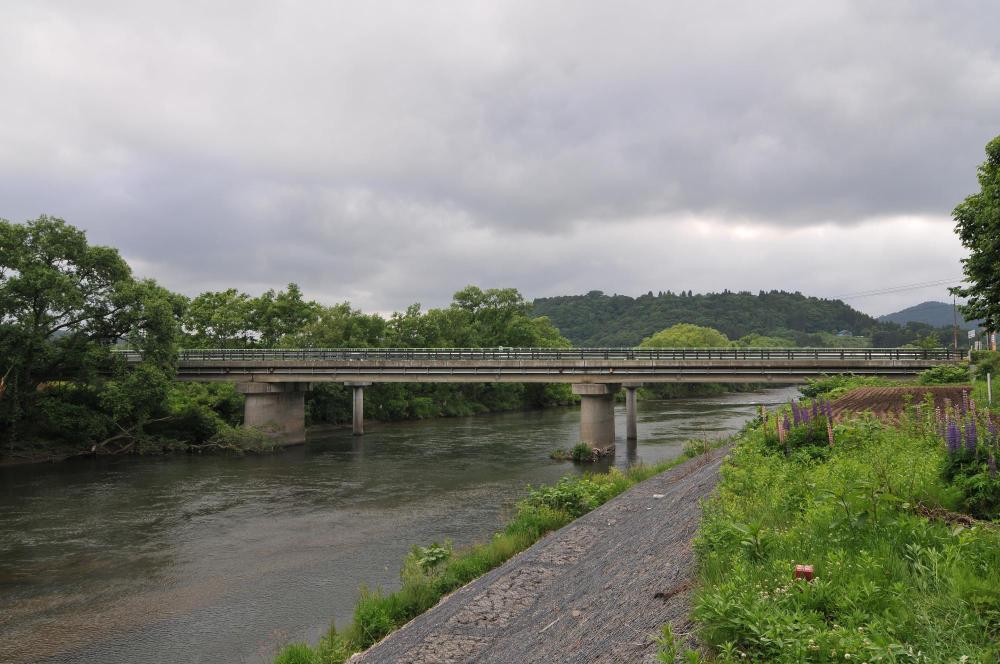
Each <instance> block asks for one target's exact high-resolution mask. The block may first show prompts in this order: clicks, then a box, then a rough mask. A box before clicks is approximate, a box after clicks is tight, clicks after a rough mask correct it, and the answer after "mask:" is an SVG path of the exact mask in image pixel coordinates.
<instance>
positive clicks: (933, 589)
mask: <svg viewBox="0 0 1000 664" xmlns="http://www.w3.org/2000/svg"><path fill="white" fill-rule="evenodd" d="M842 387H843V385H831V389H834V390H838V389H840V388H842ZM978 389H979V386H977V390H978ZM818 394H822V392H819V393H818ZM818 394H817V395H818ZM983 403H985V400H984V401H983ZM774 437H775V434H774V433H773V432H765V431H764V430H763V428H762V427H758V428H756V429H754V430H751V431H748V432H746V433H745V434H744V435H743V437H742V438H741V440H740V442H739V443H738V444H737V446H736V448H735V449H734V451H733V452H732V453H731V454H730V456H729V459H728V461H727V463H726V464H725V465H724V466H723V469H722V479H721V481H720V484H719V489H718V493H717V495H716V496H715V497H714V498H713V499H712V500H710V501H709V502H708V503H706V505H705V512H704V519H703V521H702V524H701V527H700V530H699V535H698V537H697V540H696V543H695V547H696V550H697V553H698V560H699V576H700V588H699V590H698V592H697V593H696V596H695V599H694V609H693V617H694V618H695V620H696V621H697V623H698V624H699V630H700V632H699V633H700V636H701V638H702V641H703V643H704V645H705V646H706V650H707V651H708V653H710V655H709V656H710V657H711V658H713V659H714V661H719V662H736V661H740V662H747V661H768V662H832V661H838V662H844V661H858V662H980V663H986V662H997V661H1000V528H997V527H995V526H993V525H991V524H989V523H984V522H973V525H971V526H969V525H968V523H966V525H964V526H963V525H956V524H955V522H948V521H945V520H939V519H929V518H927V517H926V516H925V515H926V514H927V513H928V510H927V509H926V508H940V509H943V510H949V511H955V510H960V509H961V508H962V505H963V496H962V494H961V491H960V489H959V487H957V486H956V485H953V484H952V483H950V482H949V480H948V479H947V477H948V475H947V473H946V472H945V471H946V468H947V463H948V455H947V453H946V449H945V446H944V443H943V441H942V439H941V437H940V434H939V433H938V430H937V426H936V425H935V422H934V421H933V417H932V416H931V413H929V412H927V410H926V408H924V409H921V407H920V406H915V407H914V408H913V409H911V410H910V412H908V413H907V415H906V416H904V417H903V418H902V421H901V422H900V423H899V424H898V425H892V426H890V425H887V424H885V423H882V422H880V421H878V420H875V419H874V418H871V417H865V416H862V417H859V418H858V419H856V420H855V421H853V422H849V423H846V424H838V425H837V426H836V427H835V428H834V437H835V444H834V445H833V447H830V446H829V445H826V444H822V442H821V440H819V441H817V440H812V439H809V438H808V437H799V438H795V439H794V440H796V441H798V442H799V443H800V446H798V447H794V446H793V447H791V449H789V450H787V452H786V450H785V449H782V446H779V445H778V444H777V441H776V440H774ZM789 439H792V437H789ZM817 443H819V444H817ZM796 564H810V565H812V566H813V567H814V570H815V578H814V580H813V581H812V582H806V581H804V580H798V581H793V571H794V568H795V565H796Z"/></svg>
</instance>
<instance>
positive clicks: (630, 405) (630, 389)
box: [622, 383, 642, 440]
mask: <svg viewBox="0 0 1000 664" xmlns="http://www.w3.org/2000/svg"><path fill="white" fill-rule="evenodd" d="M622 387H624V388H625V440H638V438H639V431H638V425H637V416H636V410H637V409H636V400H635V399H636V397H635V392H636V390H638V389H639V388H640V387H642V383H623V384H622Z"/></svg>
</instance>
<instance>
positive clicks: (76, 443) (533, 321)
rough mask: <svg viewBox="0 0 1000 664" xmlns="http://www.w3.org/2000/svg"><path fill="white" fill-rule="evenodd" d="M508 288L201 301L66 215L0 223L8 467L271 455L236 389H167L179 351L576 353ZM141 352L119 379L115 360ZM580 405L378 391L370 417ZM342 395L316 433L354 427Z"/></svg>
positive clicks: (477, 392) (287, 293)
mask: <svg viewBox="0 0 1000 664" xmlns="http://www.w3.org/2000/svg"><path fill="white" fill-rule="evenodd" d="M568 345H569V341H567V340H566V339H565V338H564V337H562V336H561V335H560V334H559V331H558V330H557V329H556V328H555V326H553V325H552V323H551V322H550V321H549V320H548V319H547V318H545V317H532V316H531V304H530V303H529V302H527V301H526V300H525V299H524V297H523V296H522V295H521V294H520V293H519V292H518V291H517V290H515V289H512V288H501V289H488V290H483V289H480V288H478V287H476V286H469V287H467V288H464V289H463V290H461V291H459V292H457V293H455V295H454V298H453V301H452V303H451V304H450V306H448V307H445V308H441V309H429V310H423V309H421V307H420V305H419V304H414V305H412V306H410V307H409V308H407V309H406V310H405V311H403V312H399V313H395V314H393V315H392V316H390V317H388V318H383V317H382V316H379V315H377V314H365V313H363V312H361V311H359V310H357V309H355V308H353V307H351V306H350V304H348V303H343V304H336V305H333V306H324V305H322V304H320V303H318V302H315V301H312V300H308V299H306V298H305V297H304V295H303V293H302V291H301V290H300V289H299V287H298V286H297V285H295V284H289V285H288V286H287V288H285V289H284V290H281V291H274V290H269V291H267V292H265V293H263V294H261V295H259V296H252V295H250V294H248V293H243V292H240V291H238V290H236V289H228V290H224V291H217V292H206V293H202V294H201V295H198V296H197V297H194V298H187V297H185V296H183V295H180V294H177V293H172V292H170V291H169V290H167V289H165V288H163V287H162V286H159V285H158V284H156V283H155V282H153V281H151V280H148V279H138V278H136V277H135V276H134V275H133V274H132V271H131V269H130V267H129V266H128V264H127V263H126V262H125V260H124V259H123V258H122V257H121V256H120V255H119V253H118V251H117V250H115V249H113V248H110V247H101V246H93V245H91V244H89V243H88V241H87V238H86V235H85V233H84V232H83V231H81V230H80V229H77V228H74V227H73V226H71V225H70V224H67V223H66V222H65V221H63V220H61V219H57V218H52V217H47V216H42V217H39V218H38V219H35V220H32V221H28V222H26V223H23V224H16V223H11V222H9V221H6V220H0V455H4V456H8V457H19V456H23V457H38V456H44V455H53V456H65V455H73V454H81V453H95V454H96V453H102V452H103V453H121V452H153V451H163V450H170V449H188V450H191V449H200V450H205V449H215V448H236V449H245V448H250V449H253V448H258V447H267V446H269V445H270V444H271V443H270V439H269V438H268V437H267V436H265V435H263V434H262V432H248V431H245V430H242V429H240V428H238V425H239V424H240V421H241V418H242V399H243V397H242V396H241V395H239V394H238V393H236V391H235V389H234V387H233V386H232V385H231V384H227V383H212V384H199V383H181V382H176V381H174V376H175V373H176V363H177V353H178V351H179V350H180V349H183V348H205V347H211V348H276V347H278V348H280V347H307V348H308V347H313V348H337V347H341V348H343V347H356V348H366V347H451V346H464V347H476V346H484V347H490V346H536V347H553V346H568ZM116 348H134V349H137V350H140V351H142V358H143V359H142V362H141V363H139V364H138V365H135V366H131V367H126V366H125V365H124V363H123V362H122V361H121V360H120V359H118V358H116V356H115V354H114V353H113V352H112V351H113V350H114V349H116ZM570 399H571V395H570V393H569V389H568V387H567V386H561V385H551V386H548V385H537V384H532V385H519V384H502V385H501V384H484V385H449V384H380V385H373V386H372V387H371V388H369V389H368V391H367V394H366V402H367V403H366V410H367V413H368V414H369V415H370V416H371V417H374V418H377V419H383V420H395V419H408V418H422V417H431V416H438V415H464V414H472V413H479V412H485V411H492V410H509V409H517V408H526V407H540V406H545V405H550V404H555V403H563V402H567V401H569V400H570ZM350 416H351V403H350V395H349V394H348V391H347V390H346V389H345V388H344V387H343V386H341V385H339V384H331V383H326V384H317V385H316V386H315V387H314V389H313V390H312V391H311V392H310V393H309V396H308V398H307V420H308V421H309V422H310V423H312V424H316V423H338V422H344V421H347V420H349V419H350Z"/></svg>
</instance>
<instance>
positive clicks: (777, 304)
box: [534, 290, 895, 346]
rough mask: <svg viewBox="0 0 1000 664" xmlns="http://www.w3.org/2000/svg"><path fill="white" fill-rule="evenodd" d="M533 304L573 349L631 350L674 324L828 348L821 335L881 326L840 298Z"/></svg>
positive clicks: (726, 295) (686, 296)
mask: <svg viewBox="0 0 1000 664" xmlns="http://www.w3.org/2000/svg"><path fill="white" fill-rule="evenodd" d="M534 305H535V306H534V314H535V315H536V316H548V317H549V318H550V319H551V320H552V322H553V323H555V325H556V327H558V328H559V330H560V332H562V334H563V336H565V337H566V338H567V339H569V340H570V341H572V342H573V343H574V344H575V345H577V346H633V345H635V344H638V343H639V342H640V341H642V340H643V339H644V338H645V337H648V336H650V335H651V334H654V333H655V332H659V331H660V330H662V329H664V328H667V327H670V326H671V325H674V324H675V323H694V324H695V325H705V326H708V327H713V328H715V329H717V330H719V331H721V332H723V333H724V334H726V335H727V336H728V337H729V338H730V339H738V338H739V337H742V336H744V335H747V334H752V333H757V334H764V335H772V336H779V337H783V338H787V339H791V340H793V341H794V342H795V343H797V344H799V345H829V344H830V340H829V339H826V338H824V337H822V336H820V335H837V334H838V333H839V334H841V335H842V336H851V335H858V336H862V335H863V336H868V335H870V334H871V331H872V330H873V329H874V328H877V327H879V325H878V322H877V321H876V320H875V319H874V318H872V317H871V316H868V315H867V314H863V313H861V312H860V311H857V310H855V309H852V308H851V307H850V306H848V305H846V304H844V303H843V302H841V301H840V300H824V299H820V298H816V297H807V296H805V295H803V294H802V293H788V292H785V291H761V292H759V293H750V292H746V291H743V292H738V293H737V292H732V291H728V290H727V291H723V292H721V293H707V294H704V295H702V294H698V295H696V294H693V293H691V292H690V291H687V292H684V291H682V292H680V293H672V292H670V291H666V292H660V293H658V294H655V295H654V294H653V292H652V291H650V292H649V293H647V294H646V295H640V296H639V297H629V296H628V295H606V294H604V293H602V292H601V291H591V292H589V293H587V294H586V295H566V296H559V297H543V298H538V299H537V300H535V303H534ZM887 343H889V344H894V343H895V342H894V341H889V342H887Z"/></svg>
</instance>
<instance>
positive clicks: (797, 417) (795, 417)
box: [791, 401, 802, 426]
mask: <svg viewBox="0 0 1000 664" xmlns="http://www.w3.org/2000/svg"><path fill="white" fill-rule="evenodd" d="M791 405H792V421H793V422H794V423H795V426H799V423H800V422H801V420H802V416H801V415H799V406H798V404H796V403H795V402H794V401H793V402H791Z"/></svg>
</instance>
